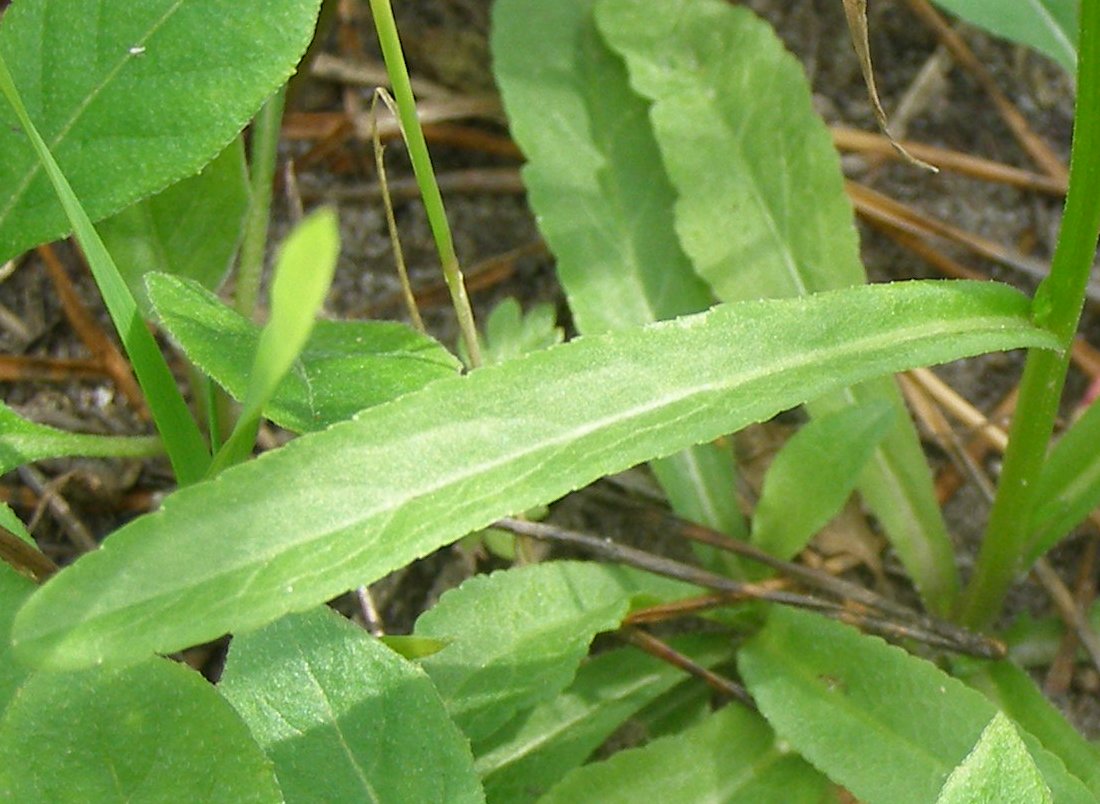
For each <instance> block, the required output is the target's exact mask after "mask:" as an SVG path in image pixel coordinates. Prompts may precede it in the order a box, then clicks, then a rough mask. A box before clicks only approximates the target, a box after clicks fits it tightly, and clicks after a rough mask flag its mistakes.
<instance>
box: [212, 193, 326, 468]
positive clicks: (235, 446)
mask: <svg viewBox="0 0 1100 804" xmlns="http://www.w3.org/2000/svg"><path fill="white" fill-rule="evenodd" d="M339 254H340V226H339V222H338V221H337V218H336V211H335V210H334V209H332V208H331V207H322V208H321V209H319V210H317V211H316V212H313V213H311V214H310V215H308V216H307V217H306V218H304V219H303V220H302V221H301V222H300V223H298V224H297V225H296V226H295V227H294V228H293V229H292V230H291V232H290V234H289V235H288V236H287V239H286V240H285V241H284V242H283V244H282V246H281V247H280V249H279V255H278V257H277V258H276V260H275V271H274V278H273V279H272V280H271V294H270V295H271V313H270V318H269V319H268V321H267V324H265V325H264V328H263V329H262V330H260V338H259V342H258V343H257V344H256V353H255V356H254V357H253V359H252V368H251V369H250V370H249V372H248V387H247V388H246V389H245V392H244V399H243V400H241V414H240V417H239V418H238V419H237V424H236V426H235V427H234V428H233V433H232V434H231V435H230V436H229V438H228V440H227V441H226V442H225V444H224V446H222V448H221V449H220V450H219V451H218V454H217V455H215V456H214V462H213V464H212V465H211V467H210V473H209V474H210V475H211V476H213V475H216V474H218V473H219V472H220V471H222V470H223V469H224V468H225V467H227V466H230V465H232V464H234V463H238V462H240V461H242V460H244V459H245V458H246V457H247V456H248V454H249V453H250V452H251V451H252V447H253V445H254V444H255V442H256V432H257V431H258V430H259V427H260V417H261V415H262V413H263V408H264V405H266V404H267V403H268V402H269V401H270V400H271V397H272V396H274V394H275V391H276V389H277V388H278V387H279V383H281V382H282V380H283V378H284V377H285V376H286V374H287V372H288V371H290V369H291V366H293V365H294V361H295V360H297V359H298V355H299V354H301V352H302V348H303V347H304V346H305V345H306V341H307V340H308V339H309V334H310V332H312V330H313V324H314V322H315V321H316V319H317V313H318V311H319V310H320V309H321V305H322V304H323V303H324V300H325V295H326V294H327V293H328V289H329V285H330V284H332V275H333V273H334V272H335V271H336V258H337V257H338V256H339Z"/></svg>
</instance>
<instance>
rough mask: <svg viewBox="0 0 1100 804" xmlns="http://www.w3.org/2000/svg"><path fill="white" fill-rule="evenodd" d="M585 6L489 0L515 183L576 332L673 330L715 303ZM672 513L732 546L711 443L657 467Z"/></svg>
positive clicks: (623, 82) (721, 461)
mask: <svg viewBox="0 0 1100 804" xmlns="http://www.w3.org/2000/svg"><path fill="white" fill-rule="evenodd" d="M592 6H593V0H557V2H552V3H547V2H541V0H500V2H497V3H495V4H494V7H493V41H492V46H493V69H494V72H495V74H496V78H497V82H498V84H499V86H500V89H501V94H502V97H503V100H504V104H505V108H506V109H507V111H508V120H509V125H510V127H511V131H512V136H513V137H514V138H515V140H516V142H517V143H518V144H519V145H520V147H521V148H522V149H523V152H524V154H525V155H526V157H527V165H526V167H524V169H523V181H524V184H525V186H526V187H527V191H528V200H529V202H530V204H531V208H532V209H533V210H534V211H535V213H536V215H537V217H538V221H539V228H540V230H541V231H542V234H543V236H544V237H545V238H546V242H547V244H548V245H549V246H550V248H551V250H552V251H553V252H554V255H555V257H556V259H557V272H558V279H559V281H560V282H561V285H562V287H563V289H564V290H565V294H566V297H567V298H568V300H569V307H570V309H571V310H572V313H573V319H574V322H575V323H576V325H577V328H578V330H579V331H580V332H582V333H585V334H595V333H598V332H606V331H609V330H614V329H622V328H624V327H631V326H639V325H642V324H647V323H649V322H651V321H658V320H664V319H669V318H674V317H676V316H677V315H681V314H684V313H694V312H698V311H700V310H704V309H706V308H707V307H709V306H710V305H711V304H712V303H713V301H714V298H713V296H712V294H711V292H710V290H709V289H708V288H707V286H706V285H705V284H704V283H703V282H701V281H700V280H699V278H698V277H697V276H696V275H695V273H694V271H693V269H692V267H691V263H690V262H689V261H688V259H687V257H686V256H685V255H684V253H683V250H682V249H681V248H680V244H679V241H678V240H677V237H676V232H675V230H674V229H673V223H672V206H673V203H674V201H675V199H676V194H675V191H674V190H673V188H672V186H671V185H670V184H669V181H668V179H667V177H666V176H665V175H664V172H663V171H662V170H661V168H660V152H659V150H658V148H657V143H656V141H655V140H654V139H653V134H652V132H651V131H650V129H649V126H648V124H647V121H646V108H647V105H646V103H645V102H644V101H642V99H641V98H639V97H638V96H637V95H635V94H634V92H633V91H632V90H631V89H630V86H629V84H628V82H627V76H626V71H625V70H624V69H623V65H622V62H621V61H620V60H619V59H618V58H616V56H615V55H614V54H613V53H611V52H610V51H609V50H608V49H607V46H606V45H604V44H603V42H602V41H601V40H600V38H599V35H598V34H597V32H596V30H595V25H594V22H593V19H592ZM653 469H654V472H655V474H656V475H657V479H658V480H659V481H660V483H661V485H662V486H663V487H664V489H665V492H666V493H667V494H668V496H669V499H670V501H671V503H672V505H673V507H674V508H675V509H676V511H677V512H678V513H679V514H680V515H681V516H684V517H686V518H688V519H692V520H695V521H698V522H703V523H705V524H707V525H710V526H711V527H714V528H717V529H719V530H722V531H725V532H727V533H730V534H731V535H735V536H744V535H745V525H744V520H743V518H742V516H741V512H740V511H739V509H738V507H737V497H736V493H735V489H736V479H735V470H734V463H733V455H732V453H731V452H730V451H728V450H726V451H723V450H720V449H719V448H717V447H715V446H714V445H710V444H705V445H699V446H696V447H693V448H691V449H689V450H687V451H685V452H683V453H681V454H678V455H676V456H673V457H671V458H668V459H665V460H663V461H659V462H657V463H656V464H655V465H654V467H653Z"/></svg>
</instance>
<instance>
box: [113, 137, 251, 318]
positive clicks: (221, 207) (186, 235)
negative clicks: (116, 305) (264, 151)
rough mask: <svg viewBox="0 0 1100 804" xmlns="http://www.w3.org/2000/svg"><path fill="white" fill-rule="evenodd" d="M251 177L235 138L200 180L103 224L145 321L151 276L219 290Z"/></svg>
mask: <svg viewBox="0 0 1100 804" xmlns="http://www.w3.org/2000/svg"><path fill="white" fill-rule="evenodd" d="M247 173H248V168H247V166H246V165H245V159H244V147H243V146H242V144H241V138H240V137H237V138H236V139H235V140H233V141H232V142H231V143H230V144H229V147H227V148H226V149H225V150H224V151H222V152H221V154H219V155H218V156H217V157H215V159H214V161H213V162H211V163H210V164H209V165H207V166H206V167H205V168H203V170H202V172H201V173H199V174H198V175H197V176H193V177H191V178H189V179H184V180H183V181H181V182H177V183H176V184H173V185H172V186H171V187H169V188H168V189H166V190H164V191H163V192H160V193H158V194H157V195H155V196H153V197H152V198H148V199H146V200H144V201H141V202H139V203H137V204H134V205H133V206H131V207H127V208H126V209H124V210H123V211H122V212H119V213H118V214H117V215H114V216H112V217H110V218H107V219H106V220H103V221H100V223H99V227H98V228H99V234H100V237H102V238H103V242H104V244H105V245H106V246H107V250H108V251H110V252H111V254H112V256H114V258H115V263H116V264H117V265H118V269H119V271H120V272H121V273H122V276H123V277H124V278H125V280H126V284H127V285H128V286H129V288H130V292H131V293H132V294H133V295H134V299H135V300H136V301H137V303H138V307H140V308H141V312H142V315H143V316H144V317H145V318H152V317H153V316H152V308H151V307H150V306H149V298H148V295H147V294H146V292H145V275H146V274H147V273H149V272H151V271H161V272H164V273H169V274H173V275H175V276H184V277H189V278H191V279H194V280H195V281H196V282H198V283H199V284H200V285H202V286H203V287H205V288H208V289H209V290H214V289H216V288H217V287H218V285H219V284H221V281H222V280H223V279H224V278H225V275H226V273H227V272H228V271H229V268H230V265H231V264H232V262H233V256H234V254H236V251H237V241H238V240H239V239H240V234H241V224H242V223H243V221H244V213H245V209H246V208H247V206H248V180H247Z"/></svg>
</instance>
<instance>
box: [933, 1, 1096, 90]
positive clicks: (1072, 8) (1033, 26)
mask: <svg viewBox="0 0 1100 804" xmlns="http://www.w3.org/2000/svg"><path fill="white" fill-rule="evenodd" d="M934 2H935V3H936V4H937V5H939V6H942V7H943V8H945V9H947V10H948V11H950V12H951V13H952V14H955V15H957V16H959V17H961V18H962V19H964V20H966V21H967V22H972V23H974V24H975V25H980V26H981V27H983V28H985V29H986V30H987V31H992V32H993V33H995V34H997V35H998V36H1003V37H1005V38H1006V39H1012V40H1014V41H1016V42H1022V43H1023V44H1025V45H1030V46H1031V47H1033V48H1035V49H1036V50H1038V51H1041V52H1043V53H1045V54H1046V55H1048V56H1050V58H1052V59H1054V60H1055V61H1056V62H1058V63H1059V64H1061V65H1062V66H1063V67H1065V68H1066V71H1067V72H1069V73H1070V75H1073V74H1074V73H1075V72H1076V71H1077V27H1078V26H1077V7H1078V4H1079V2H1078V0H1015V1H1014V2H1010V3H1006V2H1004V0H934Z"/></svg>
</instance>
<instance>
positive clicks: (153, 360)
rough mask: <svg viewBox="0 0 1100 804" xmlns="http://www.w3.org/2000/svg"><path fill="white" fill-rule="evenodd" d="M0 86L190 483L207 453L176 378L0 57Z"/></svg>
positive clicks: (179, 472)
mask: <svg viewBox="0 0 1100 804" xmlns="http://www.w3.org/2000/svg"><path fill="white" fill-rule="evenodd" d="M0 91H2V92H3V94H4V95H5V96H6V97H7V99H8V102H9V103H10V104H11V106H12V109H14V110H15V114H16V117H17V118H18V119H19V123H20V125H21V126H22V127H23V131H24V132H25V133H26V135H27V137H28V139H30V141H31V144H32V145H33V146H34V150H35V152H36V153H37V155H38V159H39V161H40V162H41V164H42V167H43V168H44V170H45V172H46V175H47V176H48V177H49V179H50V182H51V183H52V184H53V187H54V190H55V192H56V193H57V197H58V199H59V200H60V202H61V206H62V207H64V209H65V213H66V215H67V216H68V218H69V222H70V223H71V224H72V227H73V232H74V234H75V236H76V240H77V242H78V243H79V244H80V247H81V248H82V249H83V250H84V256H85V257H87V259H88V265H89V267H90V268H91V270H92V275H93V276H94V277H95V281H96V285H97V286H98V287H99V292H100V294H101V295H102V296H103V301H104V304H105V305H106V307H107V312H108V313H109V314H110V316H111V320H112V321H113V322H114V325H115V329H116V330H117V331H118V335H119V340H121V341H122V345H123V347H125V349H126V354H127V355H128V356H129V358H130V362H131V363H132V364H133V366H134V373H135V374H136V375H137V379H138V383H139V384H140V385H141V390H142V392H143V393H144V394H145V399H146V401H147V402H148V403H149V410H150V412H151V413H152V414H153V421H154V422H156V426H157V430H158V432H159V433H160V435H161V438H162V439H163V442H164V448H165V451H166V452H167V453H168V459H169V461H171V463H172V470H173V471H174V472H175V474H176V479H177V481H178V482H179V483H180V485H186V484H188V483H193V482H195V481H196V480H199V479H201V478H202V476H203V474H204V473H205V472H206V467H207V466H208V465H209V463H210V453H209V451H208V449H207V446H206V442H205V441H204V440H203V437H202V433H201V432H199V427H198V425H197V424H196V423H195V419H194V418H193V417H192V416H191V412H190V411H189V410H188V409H187V403H186V402H184V401H183V396H181V395H180V391H179V388H178V387H177V385H176V379H175V377H173V376H172V372H171V371H170V370H169V368H168V364H167V363H166V362H165V360H164V355H162V354H161V352H160V348H159V347H158V346H157V342H156V340H154V338H153V335H152V333H150V332H149V329H148V327H146V326H145V322H144V321H143V320H142V318H141V314H140V313H139V312H138V308H137V303H136V302H135V301H134V297H133V295H132V294H131V293H130V289H129V288H128V287H127V286H126V282H125V281H124V280H123V279H122V275H121V274H120V273H119V270H118V266H116V265H115V262H114V260H113V259H112V258H111V255H110V253H109V252H108V251H107V248H106V246H104V245H103V241H102V240H101V239H100V237H99V234H98V233H97V232H96V230H95V227H93V226H92V221H91V219H90V218H89V217H88V214H87V213H86V212H85V211H84V207H82V206H81V205H80V201H79V199H77V197H76V195H75V194H74V193H73V189H72V187H71V186H70V185H69V181H68V179H66V178H65V175H64V174H63V173H62V172H61V168H60V167H59V166H58V164H57V161H56V160H55V159H54V158H53V155H52V154H51V153H50V149H49V147H48V146H47V145H46V142H45V141H44V140H43V139H42V137H41V135H40V134H39V133H38V129H36V128H35V126H34V123H33V122H32V121H31V119H30V115H28V114H27V109H26V107H25V106H24V105H23V101H22V99H21V98H20V96H19V92H18V90H16V88H15V82H14V80H12V77H11V73H10V72H9V71H8V66H7V64H6V63H5V62H4V60H3V59H2V58H0Z"/></svg>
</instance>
